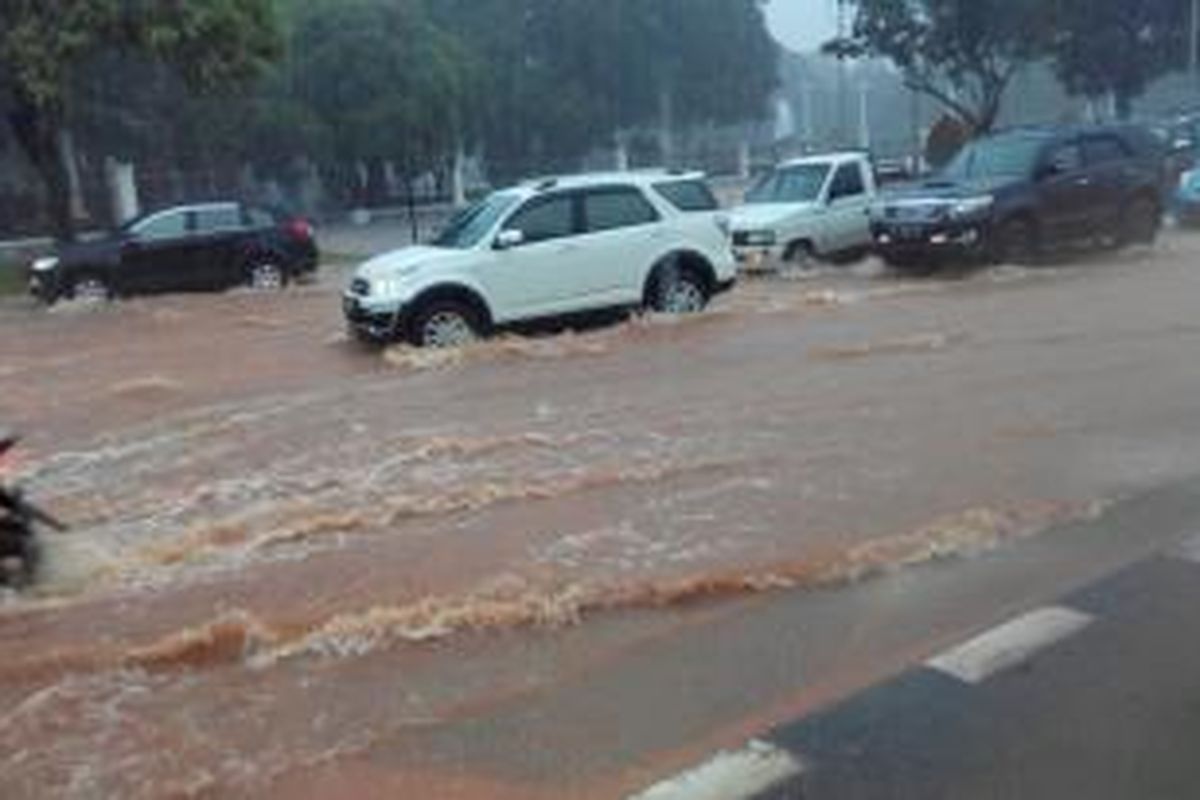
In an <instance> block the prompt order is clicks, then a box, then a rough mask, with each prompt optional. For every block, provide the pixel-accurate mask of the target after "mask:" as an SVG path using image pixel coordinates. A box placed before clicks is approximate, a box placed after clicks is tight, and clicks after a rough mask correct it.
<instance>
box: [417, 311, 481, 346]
mask: <svg viewBox="0 0 1200 800" xmlns="http://www.w3.org/2000/svg"><path fill="white" fill-rule="evenodd" d="M482 331H483V324H482V321H481V320H480V318H479V314H478V313H476V311H475V309H474V308H472V307H471V306H469V305H467V304H466V303H461V302H459V301H457V300H434V301H432V302H430V303H427V304H425V305H424V306H422V307H421V308H420V309H419V310H418V311H417V312H416V314H414V315H413V319H412V325H411V327H410V332H409V339H410V340H411V341H412V343H413V344H415V345H417V346H418V347H427V348H430V349H435V350H439V349H446V348H450V347H463V346H464V345H468V344H471V343H472V342H475V341H478V340H479V339H480V338H481V337H482V336H483V333H482Z"/></svg>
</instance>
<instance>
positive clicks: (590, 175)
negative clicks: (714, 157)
mask: <svg viewBox="0 0 1200 800" xmlns="http://www.w3.org/2000/svg"><path fill="white" fill-rule="evenodd" d="M706 177H707V176H706V175H705V173H703V172H700V171H682V170H668V169H641V170H630V171H627V172H616V171H610V172H583V173H578V174H574V175H549V176H545V177H541V178H535V179H532V180H529V181H525V182H524V183H521V184H518V185H517V186H516V187H514V190H516V191H519V192H522V193H525V194H538V193H540V192H547V191H550V190H552V189H589V188H594V187H603V186H639V187H646V186H654V185H657V184H661V183H677V182H681V181H695V180H704V179H705V178H706Z"/></svg>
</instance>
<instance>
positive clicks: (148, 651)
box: [0, 502, 1108, 680]
mask: <svg viewBox="0 0 1200 800" xmlns="http://www.w3.org/2000/svg"><path fill="white" fill-rule="evenodd" d="M1107 508H1108V503H1106V502H1092V503H1085V504H1043V505H1040V506H1037V507H1032V508H1025V509H1023V510H1015V509H1014V510H1004V509H993V508H972V509H968V510H966V511H963V512H960V513H957V514H952V515H948V516H945V517H941V518H939V519H937V520H934V521H933V522H931V523H930V524H928V525H925V526H923V527H921V528H919V529H917V530H915V531H912V532H909V533H905V534H901V535H896V536H891V537H884V538H879V539H874V540H870V541H866V542H862V543H859V544H855V545H852V546H849V547H845V548H841V549H830V550H828V551H826V552H824V553H820V554H816V555H812V556H810V557H808V558H805V559H801V560H798V561H795V562H783V563H776V564H771V565H762V566H759V567H753V566H750V567H743V568H732V569H728V570H718V571H711V572H705V573H700V574H692V575H684V576H679V577H667V578H646V579H641V580H627V581H615V580H596V581H586V580H580V581H573V582H568V583H561V584H555V583H554V582H553V580H552V579H544V578H531V577H526V576H521V575H518V574H515V573H514V574H507V575H505V576H502V577H499V578H495V579H493V580H491V581H488V582H486V583H485V584H483V585H481V586H479V587H478V588H477V589H475V590H473V591H467V592H464V593H460V594H456V595H447V596H438V597H428V598H424V599H421V600H418V601H415V602H411V603H407V604H401V605H379V606H374V607H369V608H364V609H362V610H358V611H352V612H346V613H339V614H336V615H334V616H331V617H328V618H324V619H317V620H311V621H309V622H307V623H304V622H291V623H288V624H286V625H280V624H274V623H272V622H271V621H270V620H267V619H263V618H261V617H258V616H255V615H253V614H250V613H248V612H246V611H244V610H236V609H235V610H231V611H228V612H226V613H224V614H222V615H220V616H219V617H217V618H215V619H211V620H206V621H203V622H199V623H197V624H195V625H193V626H189V627H186V628H183V629H180V630H177V631H175V632H172V633H170V634H168V635H166V636H163V637H161V638H158V639H155V640H153V641H150V642H145V643H137V644H129V643H124V644H122V643H109V642H105V643H103V644H99V645H81V646H80V647H79V648H78V649H74V650H71V649H67V650H58V651H54V652H42V653H38V654H36V655H33V656H30V657H28V658H19V657H18V658H10V659H6V660H5V661H4V662H3V663H0V680H2V679H5V678H10V679H11V678H18V679H30V678H49V677H53V676H56V675H61V674H64V673H87V672H101V671H106V670H122V669H141V670H145V671H147V672H162V671H176V670H190V669H204V668H211V667H214V666H220V665H234V664H244V665H246V666H249V667H252V668H255V669H266V668H270V667H272V666H274V665H276V664H279V663H281V662H285V661H289V660H293V659H297V658H304V657H317V658H347V657H355V656H361V655H365V654H367V653H370V652H373V651H375V650H377V649H380V648H385V647H389V646H394V645H398V644H428V643H431V642H436V641H440V640H444V639H447V638H449V637H452V636H455V635H458V634H467V633H486V632H495V631H502V630H512V629H521V628H537V629H555V628H562V627H568V626H573V625H577V624H579V623H581V622H582V621H583V620H585V619H586V618H587V617H589V616H593V615H597V614H601V613H608V612H615V611H623V610H633V609H666V608H677V607H681V606H686V605H687V604H690V603H694V602H700V601H706V600H715V599H722V598H731V597H736V596H740V595H746V594H754V593H763V592H770V591H779V590H785V589H816V588H828V587H835V586H841V585H847V584H852V583H856V582H859V581H863V580H866V579H869V578H872V577H874V576H878V575H881V574H885V573H888V572H892V571H895V570H900V569H904V568H910V567H914V566H917V565H921V564H928V563H931V562H936V561H941V560H947V559H951V558H958V557H965V556H970V555H975V554H979V553H981V552H984V551H986V550H988V549H990V548H993V547H995V546H997V545H999V544H1000V543H1002V542H1005V541H1009V540H1013V539H1018V538H1024V537H1028V536H1031V535H1034V534H1036V533H1038V532H1041V531H1044V530H1046V529H1047V528H1049V527H1052V526H1054V525H1056V524H1061V523H1064V522H1067V521H1072V520H1081V519H1095V518H1097V517H1099V516H1101V515H1102V514H1103V513H1104V512H1105V510H1106V509H1107Z"/></svg>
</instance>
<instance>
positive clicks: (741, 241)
mask: <svg viewBox="0 0 1200 800" xmlns="http://www.w3.org/2000/svg"><path fill="white" fill-rule="evenodd" d="M733 243H734V244H735V245H737V246H738V247H745V246H746V245H748V244H750V234H749V233H748V232H746V231H734V232H733Z"/></svg>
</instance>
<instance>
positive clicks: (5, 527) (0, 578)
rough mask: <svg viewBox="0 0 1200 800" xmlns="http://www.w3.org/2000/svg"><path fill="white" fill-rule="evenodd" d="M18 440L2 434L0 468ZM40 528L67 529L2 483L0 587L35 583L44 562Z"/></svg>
mask: <svg viewBox="0 0 1200 800" xmlns="http://www.w3.org/2000/svg"><path fill="white" fill-rule="evenodd" d="M17 441H18V440H17V437H15V436H13V435H11V434H6V433H3V432H0V466H3V461H4V458H5V457H6V456H7V455H8V454H9V452H10V451H11V450H12V449H13V448H14V447H15V446H16V444H17ZM39 527H45V528H49V529H50V530H54V531H59V532H63V531H66V530H67V526H66V525H64V524H63V523H61V522H59V521H58V520H57V519H55V518H54V517H52V516H51V515H50V514H47V513H46V512H45V511H43V510H41V509H40V508H38V507H37V506H35V505H34V504H32V503H30V502H29V501H28V500H26V499H25V495H24V493H23V492H22V491H21V490H20V489H19V488H17V487H15V486H7V485H5V484H3V483H0V586H8V587H11V588H14V589H24V588H26V587H28V586H29V585H30V584H31V583H33V580H34V578H35V577H36V575H37V569H38V565H39V562H40V561H41V546H40V543H39V541H38V536H37V531H38V528H39Z"/></svg>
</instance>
